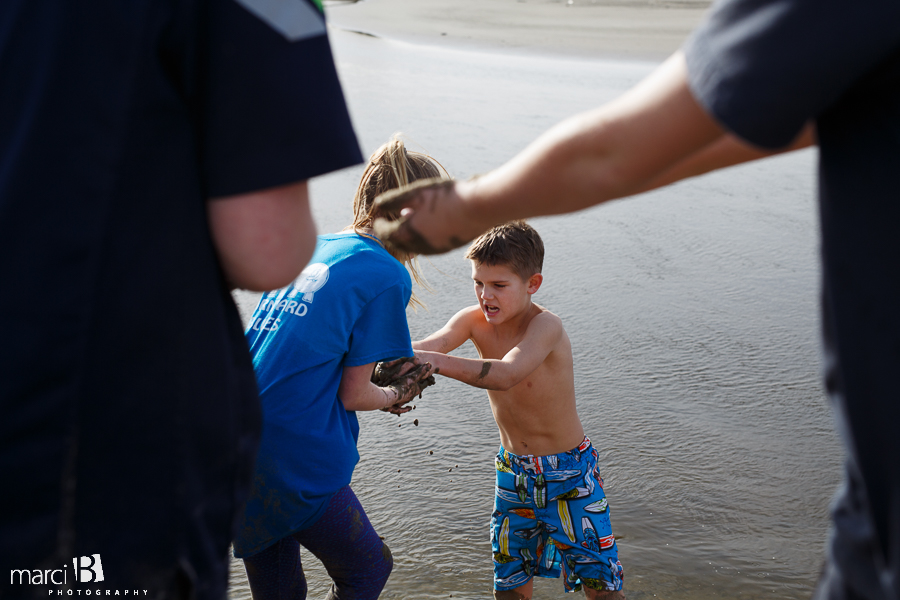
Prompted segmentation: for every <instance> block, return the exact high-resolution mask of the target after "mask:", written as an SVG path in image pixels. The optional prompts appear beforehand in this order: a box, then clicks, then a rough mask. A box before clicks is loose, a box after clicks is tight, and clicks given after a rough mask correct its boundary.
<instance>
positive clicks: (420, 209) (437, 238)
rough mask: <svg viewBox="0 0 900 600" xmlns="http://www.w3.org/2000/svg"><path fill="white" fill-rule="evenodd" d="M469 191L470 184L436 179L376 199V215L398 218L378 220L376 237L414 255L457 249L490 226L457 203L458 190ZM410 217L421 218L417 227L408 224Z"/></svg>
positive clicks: (410, 223)
mask: <svg viewBox="0 0 900 600" xmlns="http://www.w3.org/2000/svg"><path fill="white" fill-rule="evenodd" d="M472 187H473V186H472V182H457V181H452V180H447V179H437V178H435V179H425V180H420V181H417V182H415V183H414V184H412V185H410V186H406V187H403V188H400V189H397V190H391V191H389V192H386V193H384V194H382V195H380V196H378V198H376V199H375V215H376V216H379V217H385V216H387V215H392V214H394V215H396V214H399V215H400V218H399V219H396V220H388V219H386V218H379V219H377V220H376V221H375V224H374V228H375V235H377V236H378V237H379V238H381V239H387V240H389V241H390V242H391V243H392V244H394V245H396V246H399V247H400V248H402V249H403V250H405V251H406V252H412V253H415V254H440V253H442V252H447V251H449V250H452V249H454V248H458V247H460V246H462V245H463V244H465V243H466V242H470V241H472V240H473V239H475V237H476V236H478V235H479V234H480V233H482V232H483V231H484V230H486V229H487V228H489V227H490V226H491V223H489V222H481V221H480V220H479V218H478V217H479V215H478V214H477V212H476V213H475V214H469V212H467V210H466V209H467V205H465V204H464V203H463V202H462V201H461V199H460V190H463V193H465V192H466V191H467V190H470V189H471V188H472ZM413 215H419V217H420V218H418V219H417V223H418V225H417V226H416V227H414V226H413V224H412V222H411V218H412V217H413ZM423 217H424V218H423ZM420 230H421V231H420Z"/></svg>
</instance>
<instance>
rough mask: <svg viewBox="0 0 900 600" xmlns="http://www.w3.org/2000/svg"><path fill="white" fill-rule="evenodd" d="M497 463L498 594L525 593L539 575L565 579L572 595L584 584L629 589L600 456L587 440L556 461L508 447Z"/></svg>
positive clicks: (493, 521)
mask: <svg viewBox="0 0 900 600" xmlns="http://www.w3.org/2000/svg"><path fill="white" fill-rule="evenodd" d="M495 464H496V467H497V489H496V497H495V499H494V513H493V515H491V549H492V550H493V553H494V589H495V590H498V591H503V590H511V589H514V588H517V587H519V586H521V585H524V584H525V583H528V581H529V580H530V579H531V578H532V577H534V576H535V575H537V576H538V577H552V578H557V577H559V576H560V574H563V575H564V577H563V585H564V586H565V589H566V591H567V592H577V591H580V590H581V586H582V585H585V586H587V587H589V588H591V589H594V590H621V589H622V579H623V578H624V574H623V571H622V564H621V563H620V562H619V557H618V548H617V547H616V538H615V536H614V535H613V533H612V528H611V526H610V524H609V506H608V505H607V502H606V494H604V492H603V480H602V479H600V473H599V471H598V470H597V451H596V450H595V449H594V448H593V447H592V446H591V441H590V440H589V439H588V438H587V437H585V438H584V441H583V442H581V445H580V446H578V447H577V448H575V449H574V450H569V451H568V452H563V453H561V454H556V455H553V456H517V455H515V454H510V453H509V452H507V451H506V450H504V449H503V448H502V447H501V448H500V452H498V453H497V458H496V461H495Z"/></svg>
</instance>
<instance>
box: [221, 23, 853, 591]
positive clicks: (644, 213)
mask: <svg viewBox="0 0 900 600" xmlns="http://www.w3.org/2000/svg"><path fill="white" fill-rule="evenodd" d="M332 44H333V46H334V51H335V56H336V60H337V64H338V69H339V72H340V75H341V79H342V81H343V84H344V87H345V93H346V95H347V100H348V103H349V105H350V108H351V113H352V116H353V119H354V123H355V125H356V127H357V132H358V135H359V137H360V142H361V145H362V147H363V151H364V153H366V154H368V153H370V152H371V151H373V150H374V149H375V148H376V147H377V146H378V145H379V144H381V143H382V142H384V141H385V140H387V138H388V137H389V136H390V135H391V134H393V133H394V132H396V131H402V132H404V133H405V134H406V136H407V140H408V142H409V146H410V147H411V148H412V149H415V150H420V151H425V152H428V153H429V154H432V155H433V156H435V157H436V158H437V159H438V160H440V161H441V162H442V163H443V164H444V165H445V166H446V168H447V169H448V170H449V171H450V173H451V174H453V175H454V176H456V177H458V178H466V177H470V176H472V175H474V174H477V173H479V172H484V171H486V170H489V169H491V168H493V167H496V166H498V165H500V164H502V163H503V162H504V161H505V160H507V159H508V158H510V157H511V156H512V155H514V154H515V153H516V152H517V151H518V150H520V149H521V148H522V147H524V145H525V144H527V143H528V142H529V141H531V140H532V139H534V137H536V136H537V135H538V134H540V133H541V132H543V131H544V130H545V129H547V128H548V127H549V126H551V125H552V124H554V123H556V122H558V121H559V120H561V119H562V118H564V117H566V116H569V115H571V114H573V113H575V112H578V111H580V110H585V109H588V108H591V107H594V106H597V105H599V104H601V103H603V102H605V101H607V100H610V99H612V98H614V97H615V96H617V95H618V94H620V93H621V92H622V91H624V90H625V89H627V88H629V87H631V86H632V85H633V84H634V83H636V82H637V81H639V80H640V79H641V78H642V77H643V76H645V75H646V74H647V73H649V72H650V70H651V69H652V68H653V67H654V65H653V64H649V63H628V62H613V61H601V60H598V61H584V60H572V59H562V58H537V57H524V56H508V55H502V54H493V53H487V52H463V51H457V50H448V49H442V48H434V47H424V46H414V45H409V44H404V43H399V42H392V41H389V40H383V39H378V38H371V37H367V36H361V35H355V34H352V33H347V32H341V31H333V32H332ZM815 161H816V152H815V151H814V150H807V151H802V152H799V153H794V154H791V155H788V156H783V157H777V158H772V159H767V160H764V161H760V162H758V163H754V164H750V165H745V166H742V167H737V168H732V169H728V170H726V171H723V172H721V173H716V174H712V175H708V176H705V177H701V178H697V179H695V180H691V181H687V182H683V183H680V184H677V185H675V186H671V187H669V188H667V189H664V190H660V191H657V192H653V193H649V194H645V195H643V196H640V197H637V198H634V199H629V200H625V201H618V202H613V203H609V204H607V205H604V206H602V207H596V208H593V209H590V210H587V211H583V212H581V213H577V214H574V215H567V216H562V217H552V218H543V219H535V220H534V221H532V224H533V225H534V226H535V227H536V228H537V229H538V231H539V232H540V233H541V235H542V237H543V239H544V243H545V247H546V252H547V255H546V258H545V263H544V284H543V287H542V288H541V290H540V291H539V292H538V294H537V295H536V296H535V301H536V302H538V303H539V304H542V305H544V306H546V307H547V308H549V309H550V310H552V311H553V312H555V313H557V314H558V315H559V316H560V317H561V318H562V320H563V323H564V325H565V327H566V330H567V332H568V334H569V336H570V338H571V340H572V346H573V352H574V355H575V380H576V392H577V396H578V410H579V414H580V416H581V419H582V422H583V424H584V427H585V431H586V433H587V434H588V435H589V436H590V437H591V439H592V440H593V442H594V444H595V446H596V447H597V448H598V450H599V452H600V459H601V474H602V476H603V478H604V481H605V484H606V485H605V490H606V493H607V497H608V498H609V502H610V507H611V518H612V524H613V530H614V532H615V533H616V535H617V536H618V537H619V538H620V539H619V542H618V544H619V550H620V558H621V560H622V563H623V565H624V567H625V577H626V579H625V585H626V592H627V594H628V597H629V598H631V599H640V598H654V597H656V598H670V599H681V598H732V597H740V598H744V597H747V598H760V597H768V598H808V597H809V595H810V593H811V591H812V587H813V585H814V583H815V579H816V576H817V574H818V571H819V568H820V565H821V561H822V557H823V552H824V544H825V539H826V536H827V527H828V504H829V501H830V499H831V497H832V495H833V494H834V492H835V490H836V489H837V486H838V484H839V481H840V462H841V456H842V450H841V447H840V444H839V441H838V439H837V435H836V433H835V431H834V427H833V420H832V415H831V410H830V407H829V406H828V402H827V399H826V398H825V396H824V393H823V389H822V383H821V379H820V356H819V352H820V344H819V337H818V285H819V275H818V263H817V252H818V246H817V244H818V242H817V232H818V225H817V219H816V206H815V182H814V180H815V174H814V172H815ZM360 173H361V167H355V168H351V169H345V170H344V171H341V172H339V173H335V174H331V175H328V176H325V177H322V178H318V179H316V180H314V181H313V183H312V194H313V210H314V213H315V215H316V219H317V222H318V224H319V229H320V231H323V232H331V231H338V230H340V229H341V228H343V227H344V226H345V225H347V224H348V223H349V221H350V218H351V211H350V203H351V199H352V195H353V192H354V190H355V188H356V184H357V182H358V179H359V176H360ZM463 253H464V251H463V250H457V251H454V252H451V253H449V254H447V255H443V256H439V257H434V258H431V259H427V260H423V261H422V263H423V270H424V272H425V274H426V276H427V278H428V279H429V281H430V282H431V284H432V286H433V287H434V289H435V291H436V293H435V294H434V295H429V294H422V297H423V299H424V300H425V301H426V303H427V304H428V307H429V309H428V310H427V311H422V310H420V311H419V312H418V313H414V312H412V311H409V325H410V332H411V334H412V336H413V339H418V338H421V337H424V336H425V335H427V334H428V333H430V332H432V331H434V330H435V329H437V328H439V327H440V326H442V325H443V324H444V322H446V320H447V319H448V318H449V317H450V316H452V315H453V314H454V313H455V312H456V311H457V310H459V309H460V308H463V307H464V306H467V305H469V304H471V303H473V302H474V298H475V297H474V293H473V291H472V286H471V281H470V273H469V266H468V264H467V261H465V260H464V259H463V258H462V256H463ZM236 298H237V300H238V303H239V305H240V307H241V310H242V314H244V316H245V318H246V317H247V316H249V313H250V312H251V311H252V309H253V306H254V304H255V300H256V298H257V296H256V295H254V294H249V293H242V292H239V293H237V294H236ZM460 353H461V354H462V355H465V356H474V350H473V349H472V347H471V345H468V346H466V347H463V348H462V349H461V350H460ZM416 405H417V409H416V410H415V411H414V412H411V413H409V414H407V415H404V416H402V417H396V416H393V415H387V414H384V413H380V412H377V413H361V414H360V423H361V436H360V443H359V448H360V454H361V456H362V459H361V461H360V464H359V466H358V467H357V469H356V473H355V475H354V479H353V483H352V486H353V489H354V491H355V492H356V494H357V495H358V496H359V498H360V500H361V501H362V503H363V506H364V507H365V508H366V510H367V512H368V514H369V517H370V519H371V520H372V522H373V523H374V525H375V527H376V529H377V530H378V531H379V533H380V534H381V535H383V536H384V537H385V540H386V542H387V543H388V544H389V546H390V547H391V549H392V551H393V554H394V560H395V567H394V572H393V574H392V576H391V579H390V581H389V582H388V585H387V587H386V588H385V591H384V593H383V594H382V598H396V599H419V598H447V597H449V595H450V594H452V596H453V598H471V599H476V598H489V597H490V595H491V592H490V590H491V554H490V543H489V539H488V521H489V517H490V512H491V507H492V502H493V460H492V457H493V455H494V453H495V452H496V450H497V446H498V443H499V441H498V436H497V433H496V426H495V425H494V423H493V420H492V417H491V412H490V408H489V406H488V403H487V398H486V395H485V393H484V392H483V391H481V390H476V389H472V388H468V387H466V386H464V385H462V384H459V383H457V382H454V381H451V380H448V379H445V378H441V379H440V380H439V385H437V386H435V387H433V388H429V389H428V390H427V392H426V394H425V397H424V398H423V399H422V400H419V401H418V402H417V403H416ZM414 418H417V419H418V420H419V425H418V426H414V425H413V423H412V422H413V419H414ZM398 425H400V427H398ZM429 451H433V454H429ZM457 465H458V466H457ZM451 468H452V471H450V470H449V469H451ZM303 560H304V566H305V568H306V571H307V574H308V577H309V579H310V584H311V585H310V594H309V597H310V598H320V597H324V595H325V593H326V590H327V586H328V584H329V582H328V580H327V575H326V574H325V573H324V570H323V569H322V567H321V565H319V564H318V562H317V561H316V560H315V558H314V557H312V556H310V555H309V554H304V557H303ZM535 590H536V591H535V597H536V598H562V597H563V592H562V583H561V581H558V580H540V579H539V580H537V582H536V586H535ZM229 596H230V597H231V598H235V599H248V598H249V597H250V593H249V587H248V586H247V582H246V578H245V575H244V572H243V567H242V564H241V562H240V561H238V560H235V561H233V564H232V576H231V587H230V592H229Z"/></svg>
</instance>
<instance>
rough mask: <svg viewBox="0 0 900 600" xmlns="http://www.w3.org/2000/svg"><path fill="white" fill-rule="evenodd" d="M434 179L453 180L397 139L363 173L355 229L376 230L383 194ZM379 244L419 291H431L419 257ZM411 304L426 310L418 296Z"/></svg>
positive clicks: (355, 199)
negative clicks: (377, 202)
mask: <svg viewBox="0 0 900 600" xmlns="http://www.w3.org/2000/svg"><path fill="white" fill-rule="evenodd" d="M433 177H438V178H440V179H450V175H449V174H448V173H447V170H446V169H444V167H443V165H441V163H439V162H438V161H437V160H435V159H434V158H432V157H430V156H428V155H427V154H422V153H421V152H414V151H412V150H407V149H406V146H405V145H404V143H403V141H402V140H401V139H400V138H399V137H398V136H397V135H394V137H392V138H391V139H390V140H389V141H388V142H387V143H386V144H383V145H382V146H381V147H380V148H378V149H377V150H376V151H375V152H373V153H372V156H370V157H369V162H368V164H367V165H366V170H365V172H363V175H362V179H360V182H359V187H358V188H357V189H356V195H355V196H354V197H353V225H351V227H352V229H353V231H355V232H357V233H363V232H361V231H360V230H363V229H371V228H372V221H374V217H373V215H372V212H373V208H374V205H375V198H377V197H378V196H379V194H383V193H384V192H387V191H389V190H393V189H396V188H398V187H400V186H403V185H408V184H410V183H413V182H414V181H418V180H420V179H429V178H433ZM381 216H382V217H384V218H386V219H388V220H389V221H393V220H395V219H397V218H399V217H400V214H399V213H396V214H384V215H381ZM379 241H380V242H381V243H382V245H383V246H384V249H385V250H387V251H388V252H389V253H390V254H391V256H393V257H394V258H396V259H397V260H399V261H400V262H402V263H403V264H404V265H406V268H407V269H408V270H409V273H410V275H411V276H412V278H413V280H414V281H415V282H416V284H417V285H418V286H419V287H421V288H423V289H426V290H430V289H431V288H430V287H429V286H428V282H427V281H425V278H424V277H423V276H422V274H421V273H420V272H419V262H418V260H417V259H416V257H415V256H411V255H410V254H407V253H406V252H403V251H402V250H400V249H398V248H396V247H394V246H392V245H391V244H390V242H387V241H384V240H379ZM410 304H411V305H412V306H413V308H415V307H417V306H422V307H424V306H425V304H423V303H422V301H421V300H419V298H418V297H417V296H416V293H415V292H413V294H412V296H411V297H410Z"/></svg>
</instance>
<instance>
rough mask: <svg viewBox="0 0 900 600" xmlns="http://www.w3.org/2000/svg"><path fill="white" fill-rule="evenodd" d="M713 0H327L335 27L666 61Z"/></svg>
mask: <svg viewBox="0 0 900 600" xmlns="http://www.w3.org/2000/svg"><path fill="white" fill-rule="evenodd" d="M709 4H710V2H709V1H708V0H680V1H666V0H658V1H657V0H646V1H641V0H364V1H362V2H353V1H341V0H332V1H330V2H329V1H326V3H325V6H326V12H327V15H328V20H329V22H330V24H331V25H332V27H335V28H338V29H344V30H348V31H356V32H360V33H365V34H369V35H375V36H379V37H387V38H391V39H397V40H402V41H407V42H412V43H417V44H428V45H433V44H440V45H442V46H449V47H458V48H468V49H475V48H479V49H483V48H492V49H498V50H503V51H515V52H525V53H533V54H539V55H544V56H546V55H565V56H575V57H582V58H598V57H603V58H615V59H625V60H651V61H661V60H663V59H664V58H666V57H667V56H669V55H670V54H672V52H674V51H675V50H677V49H678V48H679V47H680V46H681V44H682V43H683V42H684V40H685V39H686V38H687V36H688V34H689V33H690V32H691V30H692V29H694V27H696V26H697V24H698V23H699V22H700V21H701V19H702V18H703V15H704V14H705V12H706V9H707V8H708V7H709Z"/></svg>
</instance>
